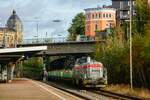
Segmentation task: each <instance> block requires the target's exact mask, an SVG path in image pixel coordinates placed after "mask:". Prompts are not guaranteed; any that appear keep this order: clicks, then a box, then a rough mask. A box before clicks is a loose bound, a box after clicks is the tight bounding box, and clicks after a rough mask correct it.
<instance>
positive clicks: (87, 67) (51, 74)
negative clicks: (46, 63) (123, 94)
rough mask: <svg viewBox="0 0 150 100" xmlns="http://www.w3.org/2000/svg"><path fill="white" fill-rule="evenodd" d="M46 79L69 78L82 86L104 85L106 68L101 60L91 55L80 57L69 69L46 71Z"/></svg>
mask: <svg viewBox="0 0 150 100" xmlns="http://www.w3.org/2000/svg"><path fill="white" fill-rule="evenodd" d="M48 79H55V80H69V81H72V82H73V84H75V85H78V86H83V87H105V86H106V85H107V70H106V68H105V67H104V66H103V64H102V63H101V62H97V61H95V60H93V59H91V57H81V58H78V59H76V61H75V63H74V64H73V67H72V68H71V69H61V70H60V69H59V70H51V71H48Z"/></svg>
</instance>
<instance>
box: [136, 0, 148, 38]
mask: <svg viewBox="0 0 150 100" xmlns="http://www.w3.org/2000/svg"><path fill="white" fill-rule="evenodd" d="M135 10H136V16H135V18H134V21H133V22H134V25H133V26H134V31H135V33H140V34H142V35H144V33H145V32H144V28H145V25H146V24H148V23H149V21H150V6H149V5H148V0H136V6H135Z"/></svg>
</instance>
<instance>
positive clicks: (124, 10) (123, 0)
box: [112, 0, 135, 24]
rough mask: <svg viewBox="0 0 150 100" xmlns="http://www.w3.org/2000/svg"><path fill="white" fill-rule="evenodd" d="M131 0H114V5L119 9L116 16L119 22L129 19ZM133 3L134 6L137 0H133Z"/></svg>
mask: <svg viewBox="0 0 150 100" xmlns="http://www.w3.org/2000/svg"><path fill="white" fill-rule="evenodd" d="M130 1H131V0H112V7H113V8H115V9H117V14H116V18H117V23H118V24H120V23H121V22H122V21H124V20H128V19H129V14H130ZM132 5H133V8H134V5H135V0H132ZM133 12H134V11H133Z"/></svg>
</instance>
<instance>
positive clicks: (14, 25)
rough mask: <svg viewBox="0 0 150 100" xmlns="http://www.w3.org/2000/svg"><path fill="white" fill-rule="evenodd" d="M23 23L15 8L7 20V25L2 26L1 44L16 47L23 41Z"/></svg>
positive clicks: (0, 28)
mask: <svg viewBox="0 0 150 100" xmlns="http://www.w3.org/2000/svg"><path fill="white" fill-rule="evenodd" d="M22 33H23V24H22V22H21V20H20V18H19V17H18V15H17V14H16V11H15V10H13V13H12V15H11V16H10V17H9V19H8V20H7V24H6V26H5V27H0V46H5V47H14V46H15V44H17V43H21V42H22V39H23V34H22Z"/></svg>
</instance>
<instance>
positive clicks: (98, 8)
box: [84, 6, 116, 11]
mask: <svg viewBox="0 0 150 100" xmlns="http://www.w3.org/2000/svg"><path fill="white" fill-rule="evenodd" d="M84 10H85V11H94V10H116V9H115V8H112V6H103V7H96V8H87V9H84Z"/></svg>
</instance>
